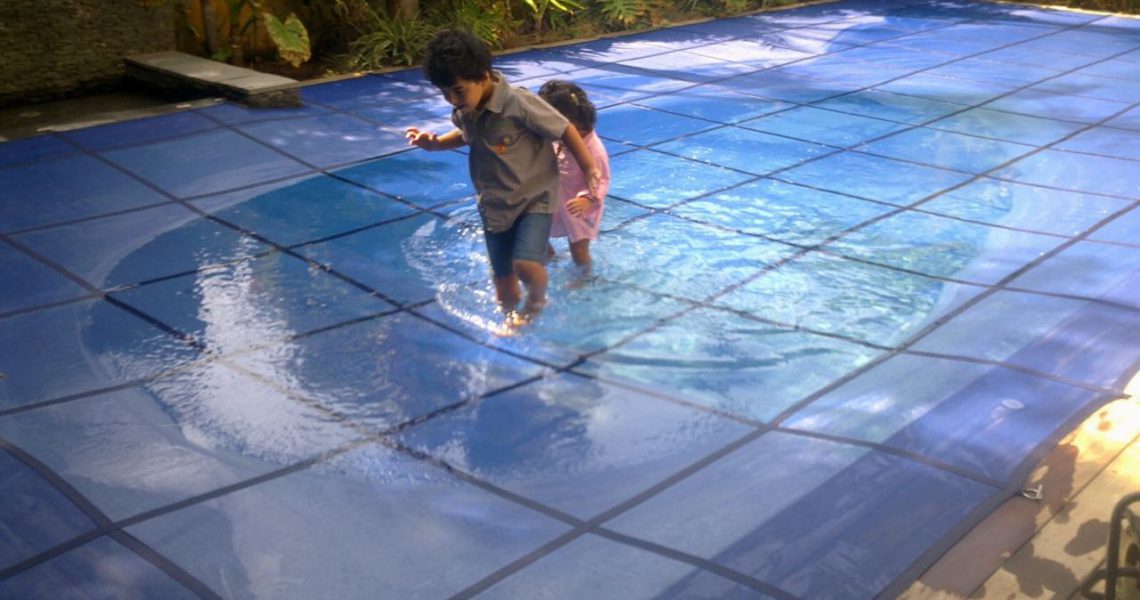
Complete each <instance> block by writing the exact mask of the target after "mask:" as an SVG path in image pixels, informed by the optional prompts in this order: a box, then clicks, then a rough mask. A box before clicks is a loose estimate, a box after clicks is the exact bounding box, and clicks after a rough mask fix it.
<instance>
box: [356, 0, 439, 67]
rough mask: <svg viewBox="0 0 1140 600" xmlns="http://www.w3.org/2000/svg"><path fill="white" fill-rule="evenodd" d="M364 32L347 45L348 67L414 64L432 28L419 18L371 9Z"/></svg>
mask: <svg viewBox="0 0 1140 600" xmlns="http://www.w3.org/2000/svg"><path fill="white" fill-rule="evenodd" d="M366 27H368V31H366V32H364V33H363V34H361V35H360V36H359V37H357V38H356V39H355V40H353V41H352V43H350V44H349V47H348V56H347V60H346V62H347V64H348V66H349V68H352V69H356V70H365V71H370V70H374V69H378V68H381V67H384V66H387V65H392V64H398V65H414V64H416V62H417V61H418V60H419V59H420V56H421V55H422V54H423V49H424V46H426V45H427V42H428V40H429V39H431V35H432V29H433V28H432V27H431V26H430V25H428V24H427V23H425V22H424V21H423V20H421V19H420V18H419V17H412V18H406V17H403V16H401V15H396V16H389V15H388V14H387V13H378V12H375V11H373V12H372V15H371V17H370V22H369V23H368V24H367V25H366Z"/></svg>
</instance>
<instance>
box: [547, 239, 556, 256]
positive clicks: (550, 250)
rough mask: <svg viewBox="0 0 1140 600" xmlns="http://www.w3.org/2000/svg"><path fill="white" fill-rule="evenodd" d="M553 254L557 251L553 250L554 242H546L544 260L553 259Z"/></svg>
mask: <svg viewBox="0 0 1140 600" xmlns="http://www.w3.org/2000/svg"><path fill="white" fill-rule="evenodd" d="M555 254H557V253H556V252H555V251H554V244H551V243H550V242H546V260H554V255H555Z"/></svg>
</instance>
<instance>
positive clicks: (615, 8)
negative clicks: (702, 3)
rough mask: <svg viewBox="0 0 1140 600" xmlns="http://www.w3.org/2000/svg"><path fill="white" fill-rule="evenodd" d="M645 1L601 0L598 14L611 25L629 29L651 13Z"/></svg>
mask: <svg viewBox="0 0 1140 600" xmlns="http://www.w3.org/2000/svg"><path fill="white" fill-rule="evenodd" d="M690 1H691V0H690ZM649 9H650V7H649V4H648V3H647V2H646V1H645V0H599V1H598V12H600V13H601V15H602V19H603V20H604V21H605V22H606V23H609V24H614V25H620V26H622V27H629V26H630V25H633V24H634V23H636V22H637V21H639V20H641V19H642V18H643V17H645V16H646V15H647V14H648V13H649Z"/></svg>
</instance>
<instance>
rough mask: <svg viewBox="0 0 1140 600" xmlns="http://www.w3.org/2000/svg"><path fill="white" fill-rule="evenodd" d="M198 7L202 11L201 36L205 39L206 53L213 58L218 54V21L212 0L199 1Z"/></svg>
mask: <svg viewBox="0 0 1140 600" xmlns="http://www.w3.org/2000/svg"><path fill="white" fill-rule="evenodd" d="M198 7H199V8H200V9H201V10H202V35H203V36H205V38H206V52H207V53H209V55H210V56H211V57H213V56H214V55H216V54H217V53H218V19H217V18H216V15H217V13H216V12H215V9H214V0H201V1H200V2H199V3H198Z"/></svg>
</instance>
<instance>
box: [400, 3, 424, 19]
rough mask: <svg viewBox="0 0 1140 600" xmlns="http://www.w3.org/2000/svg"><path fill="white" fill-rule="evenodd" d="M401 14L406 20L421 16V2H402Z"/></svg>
mask: <svg viewBox="0 0 1140 600" xmlns="http://www.w3.org/2000/svg"><path fill="white" fill-rule="evenodd" d="M399 12H400V14H401V15H403V16H404V18H406V19H414V18H415V17H416V15H418V14H420V0H400V3H399Z"/></svg>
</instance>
